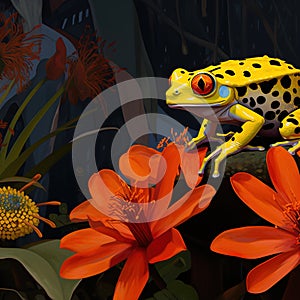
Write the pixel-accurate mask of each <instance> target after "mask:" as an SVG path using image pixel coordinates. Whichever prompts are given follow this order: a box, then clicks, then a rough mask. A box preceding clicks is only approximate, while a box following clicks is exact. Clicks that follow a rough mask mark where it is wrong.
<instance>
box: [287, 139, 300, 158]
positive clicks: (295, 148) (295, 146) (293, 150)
mask: <svg viewBox="0 0 300 300" xmlns="http://www.w3.org/2000/svg"><path fill="white" fill-rule="evenodd" d="M298 150H300V140H298V142H296V143H294V144H293V147H291V148H289V149H288V151H289V153H291V154H292V155H295V153H297V152H298Z"/></svg>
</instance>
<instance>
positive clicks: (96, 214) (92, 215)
mask: <svg viewBox="0 0 300 300" xmlns="http://www.w3.org/2000/svg"><path fill="white" fill-rule="evenodd" d="M103 216H104V215H103V214H102V213H101V212H100V211H99V210H98V209H96V208H95V207H94V206H93V205H91V203H90V201H89V200H86V201H84V202H82V203H80V204H79V205H78V206H76V207H75V208H74V209H73V210H72V211H71V213H70V219H71V221H72V222H84V221H88V219H92V220H94V221H97V220H100V219H102V218H103Z"/></svg>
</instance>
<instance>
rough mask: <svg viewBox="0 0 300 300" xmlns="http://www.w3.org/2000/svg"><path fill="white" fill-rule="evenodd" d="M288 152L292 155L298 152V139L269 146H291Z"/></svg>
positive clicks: (299, 143)
mask: <svg viewBox="0 0 300 300" xmlns="http://www.w3.org/2000/svg"><path fill="white" fill-rule="evenodd" d="M291 145H292V147H290V148H289V149H288V151H289V153H290V154H292V155H294V154H295V153H296V152H297V151H298V150H300V139H296V140H289V141H281V142H277V143H274V144H271V145H270V147H278V146H291Z"/></svg>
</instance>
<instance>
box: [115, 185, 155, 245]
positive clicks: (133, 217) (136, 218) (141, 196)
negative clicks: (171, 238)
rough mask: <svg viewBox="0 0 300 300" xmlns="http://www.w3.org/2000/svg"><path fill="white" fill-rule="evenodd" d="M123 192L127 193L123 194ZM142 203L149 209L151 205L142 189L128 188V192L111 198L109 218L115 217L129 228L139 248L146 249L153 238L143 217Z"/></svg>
mask: <svg viewBox="0 0 300 300" xmlns="http://www.w3.org/2000/svg"><path fill="white" fill-rule="evenodd" d="M146 190H148V189H146ZM124 191H128V192H127V193H125V192H124ZM148 191H149V190H148ZM143 203H144V204H147V208H149V209H151V208H150V207H149V205H151V202H149V195H148V194H146V193H145V190H144V189H142V188H137V187H130V189H129V190H127V189H123V193H119V194H117V195H115V196H114V197H112V198H111V203H110V216H113V217H117V218H118V219H119V220H120V221H121V222H122V223H124V224H125V225H126V226H127V227H128V228H129V230H130V231H131V233H132V235H133V236H134V238H135V239H136V241H137V243H138V244H139V246H140V247H147V246H148V245H149V244H150V243H151V241H152V240H153V237H152V233H151V230H150V227H149V224H148V222H147V219H146V216H145V212H144V208H145V207H144V206H143V205H142V204H143Z"/></svg>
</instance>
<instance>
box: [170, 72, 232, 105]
mask: <svg viewBox="0 0 300 300" xmlns="http://www.w3.org/2000/svg"><path fill="white" fill-rule="evenodd" d="M170 85H171V86H170V88H169V89H168V90H167V92H166V101H167V104H168V105H169V106H170V107H175V108H176V107H177V108H181V107H182V108H184V107H188V106H198V107H199V106H203V107H206V106H209V107H211V106H223V105H226V104H228V103H230V102H231V101H233V99H234V90H233V88H231V87H228V86H225V85H222V84H221V83H219V82H218V80H217V78H216V77H215V76H214V75H213V74H212V73H210V72H207V71H201V70H199V71H195V72H188V71H186V70H184V69H176V70H175V71H174V72H173V73H172V75H171V77H170Z"/></svg>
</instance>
